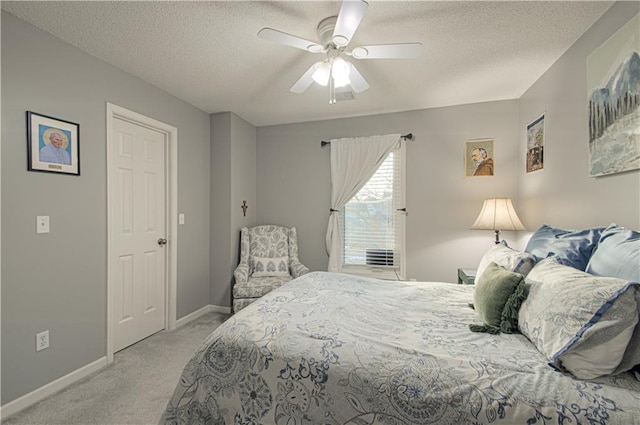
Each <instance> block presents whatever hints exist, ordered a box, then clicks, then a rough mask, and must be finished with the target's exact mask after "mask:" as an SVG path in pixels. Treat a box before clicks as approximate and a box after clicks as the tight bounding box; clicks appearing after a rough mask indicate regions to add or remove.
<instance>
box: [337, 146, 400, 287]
mask: <svg viewBox="0 0 640 425" xmlns="http://www.w3.org/2000/svg"><path fill="white" fill-rule="evenodd" d="M404 145H405V143H404V142H402V143H400V144H399V146H398V147H397V148H396V149H394V150H393V151H392V152H391V153H390V154H389V155H388V156H387V158H386V159H385V161H384V162H383V163H382V165H381V166H380V168H379V169H378V171H376V173H375V174H374V175H373V177H371V179H370V180H369V181H368V182H367V184H365V185H364V187H363V188H362V189H360V191H359V192H358V193H357V194H356V195H355V196H354V197H353V198H351V200H350V201H349V202H348V203H347V204H346V205H345V207H344V210H343V211H342V215H341V216H342V221H341V223H340V224H341V234H342V238H343V247H342V271H343V272H346V273H355V274H361V275H365V276H374V277H379V278H382V279H404V274H405V273H404V262H405V261H404V260H405V259H404V221H405V215H406V213H405V212H404V207H405V205H404V162H405V161H404V159H405V158H404V156H405V154H404V151H405V148H404Z"/></svg>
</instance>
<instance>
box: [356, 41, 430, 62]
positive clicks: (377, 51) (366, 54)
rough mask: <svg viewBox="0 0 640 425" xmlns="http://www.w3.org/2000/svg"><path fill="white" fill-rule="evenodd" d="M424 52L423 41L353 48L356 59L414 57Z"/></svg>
mask: <svg viewBox="0 0 640 425" xmlns="http://www.w3.org/2000/svg"><path fill="white" fill-rule="evenodd" d="M421 54H422V43H402V44H379V45H376V46H360V47H356V48H355V49H353V51H352V52H351V56H352V57H353V58H355V59H414V58H417V57H419V56H420V55H421Z"/></svg>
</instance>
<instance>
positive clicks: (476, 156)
mask: <svg viewBox="0 0 640 425" xmlns="http://www.w3.org/2000/svg"><path fill="white" fill-rule="evenodd" d="M493 153H494V151H493V139H473V140H466V141H465V142H464V175H465V177H478V176H485V177H486V176H493V173H494V167H495V163H494V161H493V158H494V156H493Z"/></svg>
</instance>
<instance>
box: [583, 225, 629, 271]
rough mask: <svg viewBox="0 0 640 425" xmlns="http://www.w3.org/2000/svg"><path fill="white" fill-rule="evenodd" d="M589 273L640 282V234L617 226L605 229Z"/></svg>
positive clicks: (589, 265) (591, 261) (590, 262)
mask: <svg viewBox="0 0 640 425" xmlns="http://www.w3.org/2000/svg"><path fill="white" fill-rule="evenodd" d="M587 272H589V273H591V274H596V275H598V276H611V277H617V278H620V279H626V280H630V281H632V282H640V233H638V232H634V231H633V230H629V229H625V228H624V227H621V226H618V225H615V224H611V225H610V226H609V227H607V228H606V229H604V230H603V231H602V234H601V235H600V240H599V241H598V245H597V246H596V249H595V251H594V252H593V255H592V256H591V259H590V260H589V264H587Z"/></svg>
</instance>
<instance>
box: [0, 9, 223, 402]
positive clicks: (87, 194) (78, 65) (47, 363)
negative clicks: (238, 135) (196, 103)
mask: <svg viewBox="0 0 640 425" xmlns="http://www.w3.org/2000/svg"><path fill="white" fill-rule="evenodd" d="M106 102H111V103H114V104H116V105H118V106H122V107H125V108H127V109H130V110H133V111H136V112H139V113H141V114H144V115H147V116H149V117H151V118H154V119H156V120H159V121H162V122H165V123H167V124H170V125H173V126H175V127H177V128H178V138H179V142H178V143H179V146H178V170H179V171H178V190H179V195H178V203H179V205H178V209H179V211H181V212H184V213H185V214H186V219H187V221H186V224H185V225H183V226H180V227H179V228H178V238H179V241H178V243H179V245H178V314H177V315H178V317H181V316H183V315H185V314H188V313H191V312H192V311H194V310H197V309H198V308H201V307H203V306H205V305H207V300H208V298H209V238H208V229H209V226H210V224H209V220H210V214H209V184H208V182H209V169H210V165H209V160H208V158H209V149H210V132H209V116H208V115H207V114H206V113H204V112H202V111H201V110H199V109H197V108H195V107H193V106H191V105H189V104H187V103H185V102H183V101H180V100H178V99H176V98H175V97H172V96H170V95H168V94H166V93H165V92H162V91H160V90H158V89H157V88H155V87H153V86H151V85H149V84H147V83H145V82H143V81H141V80H139V79H138V78H134V77H133V76H131V75H129V74H127V73H124V72H122V71H120V70H117V69H116V68H114V67H112V66H110V65H108V64H106V63H104V62H102V61H100V60H98V59H96V58H94V57H92V56H89V55H87V54H86V53H83V52H81V51H80V50H78V49H76V48H74V47H72V46H70V45H68V44H66V43H64V42H62V41H60V40H58V39H56V38H54V37H52V36H50V35H49V34H47V33H45V32H43V31H41V30H39V29H36V28H35V27H33V26H31V25H29V24H26V23H24V22H23V21H20V20H19V19H17V18H15V17H13V16H12V15H9V14H7V13H5V12H2V229H3V232H2V233H3V234H2V254H3V255H2V400H1V403H2V404H5V403H7V402H9V401H11V400H14V399H15V398H17V397H19V396H22V395H24V394H26V393H28V392H30V391H32V390H34V389H36V388H38V387H40V386H42V385H45V384H47V383H49V382H51V381H53V380H55V379H57V378H59V377H61V376H64V375H66V374H68V373H70V372H72V371H74V370H76V369H78V368H80V367H82V366H85V365H87V364H89V363H91V362H93V361H95V360H97V359H99V358H102V357H104V356H105V354H106V317H107V313H106V294H107V290H106V285H107V282H106V266H107V264H106V257H107V250H106V248H107V239H106V238H107V201H106V199H107V198H106V184H107V182H106V154H105V152H106V148H105V140H106V127H105V126H106ZM27 110H31V111H34V112H38V113H41V114H45V115H50V116H53V117H58V118H61V119H65V120H69V121H72V122H76V123H79V124H80V145H81V149H80V152H81V160H80V165H81V173H82V174H81V176H79V177H77V176H68V175H55V174H49V173H38V172H28V171H27V149H26V118H25V111H27ZM37 215H49V216H51V233H49V234H43V235H36V232H35V218H36V216H37ZM45 329H48V330H49V331H50V340H51V341H50V348H49V349H47V350H44V351H40V352H38V353H36V352H35V334H36V333H37V332H40V331H43V330H45Z"/></svg>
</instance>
